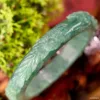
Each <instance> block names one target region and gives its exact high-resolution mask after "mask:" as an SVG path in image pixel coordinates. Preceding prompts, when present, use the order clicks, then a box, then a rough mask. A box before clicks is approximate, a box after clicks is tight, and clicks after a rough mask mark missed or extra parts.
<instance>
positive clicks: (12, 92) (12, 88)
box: [6, 12, 97, 100]
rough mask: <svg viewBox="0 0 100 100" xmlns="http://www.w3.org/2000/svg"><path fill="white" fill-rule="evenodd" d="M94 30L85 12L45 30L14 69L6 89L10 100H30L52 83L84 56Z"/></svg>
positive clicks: (72, 15) (94, 23)
mask: <svg viewBox="0 0 100 100" xmlns="http://www.w3.org/2000/svg"><path fill="white" fill-rule="evenodd" d="M96 28H97V21H96V20H95V19H94V18H93V17H92V16H90V15H89V14H88V13H87V12H75V13H73V14H71V15H69V16H68V17H67V19H66V20H64V21H63V22H62V23H60V24H58V25H57V26H55V27H54V28H53V29H51V30H50V31H48V32H47V33H46V34H45V35H44V36H43V37H42V38H41V39H40V40H39V41H37V43H36V44H35V45H34V46H33V47H32V49H31V50H30V52H29V53H28V54H27V55H26V56H25V57H24V59H23V60H22V61H21V63H20V64H19V65H18V67H17V69H16V70H15V72H14V74H13V76H12V78H11V79H10V81H9V84H8V86H7V89H6V95H7V97H8V98H9V100H30V99H31V98H32V97H35V96H37V95H39V94H40V93H41V92H42V91H44V90H45V89H46V88H47V87H49V86H50V85H51V84H52V83H54V82H55V81H56V80H57V79H58V78H59V77H60V76H61V75H62V74H63V73H64V72H65V71H66V70H67V69H68V68H69V67H70V66H71V65H72V64H73V63H74V62H75V60H76V59H77V58H78V57H79V56H80V55H81V54H82V53H83V51H84V48H85V46H86V45H87V43H88V41H89V40H90V39H91V38H92V37H93V35H94V32H95V30H96ZM63 45H64V48H63V49H62V51H61V53H60V54H58V55H57V56H56V57H55V58H54V59H53V60H52V61H51V62H50V63H49V64H47V65H46V66H45V67H43V65H44V63H45V62H46V61H47V60H48V59H49V58H51V57H52V56H53V55H54V54H55V53H56V52H57V50H59V48H61V47H62V46H63ZM42 67H43V68H42Z"/></svg>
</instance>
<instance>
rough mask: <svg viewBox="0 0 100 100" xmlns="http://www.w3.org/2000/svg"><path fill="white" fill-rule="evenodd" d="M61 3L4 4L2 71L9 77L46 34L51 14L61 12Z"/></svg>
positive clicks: (0, 16) (19, 0)
mask: <svg viewBox="0 0 100 100" xmlns="http://www.w3.org/2000/svg"><path fill="white" fill-rule="evenodd" d="M60 2H61V0H13V1H12V0H2V1H0V69H1V70H3V71H4V72H5V73H6V74H7V75H8V76H11V75H12V73H13V71H14V70H15V68H16V65H17V64H18V63H19V62H20V61H21V59H22V58H23V56H25V54H26V53H27V52H28V51H29V49H30V48H31V47H32V45H33V44H34V43H35V42H36V41H37V40H38V39H39V38H40V35H41V34H43V33H42V29H43V27H44V25H45V24H46V23H47V22H48V20H49V19H50V16H48V15H49V14H48V13H51V12H53V11H54V10H55V11H60V10H61V8H60V7H59V4H60ZM57 5H58V6H57ZM47 27H48V26H47Z"/></svg>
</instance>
